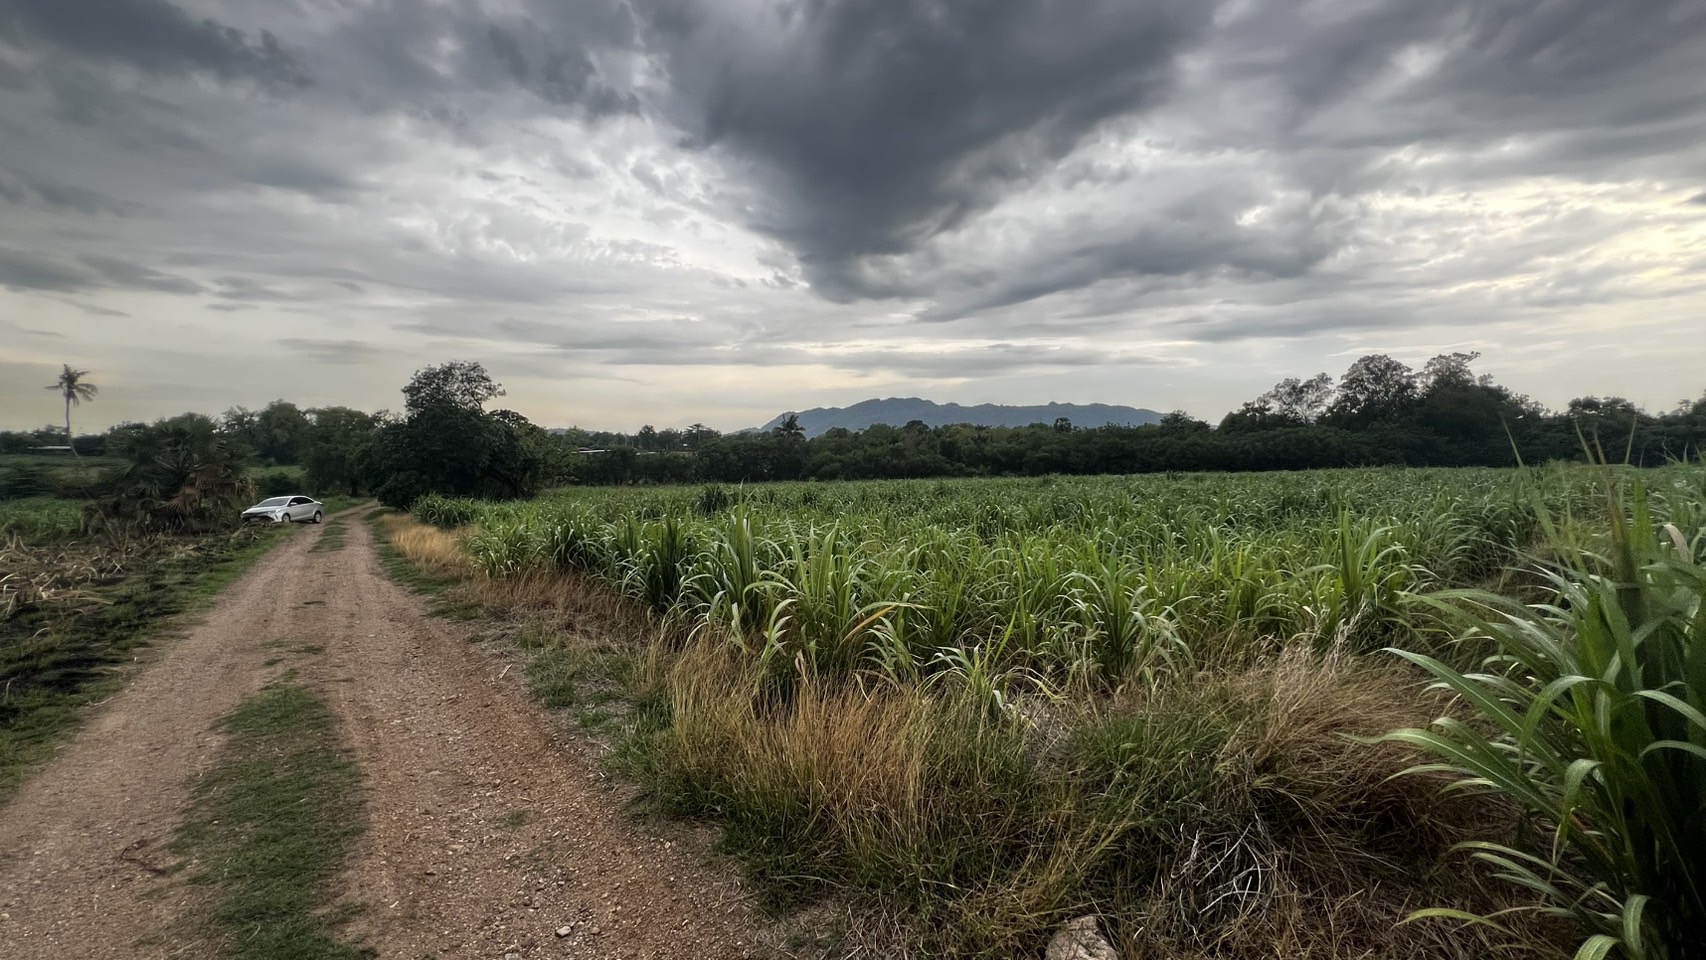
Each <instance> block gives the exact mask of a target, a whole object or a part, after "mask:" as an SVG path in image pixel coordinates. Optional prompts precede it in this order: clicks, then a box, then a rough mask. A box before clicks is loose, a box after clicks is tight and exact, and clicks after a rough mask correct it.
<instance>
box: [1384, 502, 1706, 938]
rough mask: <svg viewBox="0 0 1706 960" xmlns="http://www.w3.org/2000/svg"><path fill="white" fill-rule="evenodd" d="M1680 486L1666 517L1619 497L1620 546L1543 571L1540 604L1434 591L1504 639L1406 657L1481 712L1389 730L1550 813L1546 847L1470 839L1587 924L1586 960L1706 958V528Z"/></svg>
mask: <svg viewBox="0 0 1706 960" xmlns="http://www.w3.org/2000/svg"><path fill="white" fill-rule="evenodd" d="M1679 479H1683V478H1679ZM1695 480H1696V482H1698V477H1697V476H1696V477H1695ZM1679 493H1680V494H1681V496H1680V497H1678V502H1677V503H1675V504H1667V506H1668V507H1669V509H1668V510H1665V511H1664V512H1665V513H1668V514H1669V515H1670V516H1671V517H1672V518H1673V519H1672V521H1671V522H1669V523H1665V524H1663V525H1662V527H1661V526H1659V525H1658V524H1657V523H1655V518H1654V517H1653V515H1652V504H1651V503H1650V502H1649V500H1648V498H1647V496H1646V494H1645V492H1644V490H1643V489H1642V488H1641V487H1640V486H1637V487H1635V488H1634V492H1633V494H1632V495H1631V496H1630V497H1627V498H1624V497H1620V496H1619V495H1617V494H1616V493H1612V494H1611V501H1612V502H1611V507H1612V509H1611V513H1610V518H1611V530H1612V535H1611V537H1610V541H1609V543H1608V545H1607V548H1606V551H1605V552H1604V553H1603V554H1601V553H1597V552H1579V553H1577V554H1575V555H1574V556H1570V557H1567V558H1566V560H1567V565H1564V564H1551V565H1548V566H1546V567H1544V568H1543V569H1542V570H1541V579H1542V583H1543V585H1544V588H1545V590H1544V593H1545V596H1544V599H1542V600H1540V601H1539V602H1536V603H1531V604H1527V605H1524V604H1521V603H1518V602H1516V601H1514V600H1511V599H1508V598H1505V597H1500V596H1496V595H1492V594H1486V593H1475V592H1462V593H1449V594H1445V595H1442V596H1439V597H1436V598H1433V600H1434V602H1435V603H1436V604H1437V605H1439V606H1441V607H1442V608H1443V609H1445V610H1446V611H1447V612H1448V613H1449V614H1451V615H1452V616H1453V617H1454V618H1455V619H1458V620H1461V621H1464V622H1466V624H1467V627H1466V631H1467V632H1466V634H1465V639H1466V640H1467V641H1468V642H1470V643H1491V644H1492V645H1493V646H1494V648H1495V651H1496V652H1495V653H1494V654H1493V655H1492V656H1491V657H1489V658H1488V660H1487V661H1486V663H1485V664H1484V665H1483V666H1482V668H1481V669H1480V670H1479V671H1477V672H1460V671H1458V670H1456V669H1453V668H1452V667H1451V666H1448V665H1447V664H1445V663H1442V662H1441V661H1440V660H1437V659H1435V658H1433V657H1429V656H1426V655H1424V654H1420V653H1415V652H1409V651H1403V650H1400V651H1398V652H1399V654H1400V655H1401V656H1403V657H1405V658H1406V659H1408V660H1410V661H1412V662H1414V663H1416V664H1418V665H1419V666H1421V667H1422V668H1423V669H1425V670H1427V671H1428V672H1429V673H1431V674H1433V676H1434V677H1435V678H1437V680H1438V685H1439V687H1440V688H1441V689H1444V690H1447V691H1450V692H1451V693H1454V694H1456V695H1457V696H1460V697H1462V698H1463V700H1464V701H1465V702H1466V703H1468V704H1470V705H1471V706H1472V707H1473V708H1474V710H1475V712H1476V715H1477V720H1478V721H1479V722H1473V723H1472V722H1467V721H1465V720H1460V719H1456V718H1450V717H1448V718H1444V719H1441V720H1438V721H1435V723H1434V725H1433V726H1432V727H1431V728H1429V729H1405V730H1400V731H1398V732H1395V733H1393V734H1391V735H1389V737H1388V738H1387V739H1389V740H1393V741H1398V742H1402V743H1407V744H1412V745H1415V746H1418V747H1421V748H1423V749H1425V750H1428V751H1430V752H1431V753H1433V754H1435V755H1436V756H1437V757H1438V758H1439V762H1438V763H1434V764H1429V765H1425V766H1422V767H1419V768H1417V769H1418V770H1421V771H1445V772H1448V773H1450V774H1452V775H1454V776H1456V777H1458V778H1459V779H1458V784H1457V785H1458V786H1459V787H1460V788H1462V789H1466V790H1471V791H1487V792H1493V793H1497V794H1499V795H1501V796H1504V797H1506V798H1509V799H1510V800H1512V801H1514V802H1516V803H1518V804H1520V805H1521V806H1522V808H1523V809H1524V810H1525V811H1526V812H1527V813H1528V814H1529V815H1530V816H1531V817H1532V818H1534V821H1535V825H1536V827H1537V828H1538V829H1539V830H1540V831H1541V832H1542V834H1543V839H1542V840H1541V841H1539V842H1537V843H1536V844H1535V845H1534V846H1533V847H1532V848H1530V847H1526V846H1513V845H1510V844H1506V843H1499V842H1492V841H1485V840H1483V841H1478V842H1475V843H1471V844H1468V845H1467V847H1468V849H1470V850H1472V851H1473V852H1474V855H1475V856H1476V857H1477V858H1479V859H1481V860H1483V861H1485V862H1487V863H1489V864H1491V865H1492V866H1493V867H1494V868H1495V869H1496V870H1497V871H1498V872H1499V874H1500V875H1501V876H1503V877H1504V878H1505V879H1507V880H1509V881H1511V882H1512V883H1515V884H1517V885H1519V886H1522V887H1525V888H1527V889H1528V890H1530V891H1532V892H1533V894H1534V895H1535V897H1536V898H1537V900H1536V906H1535V909H1537V910H1541V911H1544V912H1547V913H1552V914H1557V915H1560V916H1563V917H1567V918H1569V919H1572V920H1574V921H1576V922H1577V923H1579V924H1580V926H1581V928H1582V929H1583V930H1584V931H1585V932H1586V934H1587V935H1588V936H1587V939H1586V940H1585V941H1584V942H1583V943H1582V944H1581V947H1580V949H1579V950H1578V951H1577V953H1576V956H1577V957H1579V958H1583V960H1586V958H1598V957H1606V956H1618V957H1627V958H1630V960H1644V958H1655V960H1694V958H1700V957H1706V940H1702V939H1701V937H1700V931H1701V930H1702V929H1706V859H1702V853H1703V852H1706V604H1703V601H1706V566H1703V565H1702V563H1701V560H1702V555H1703V554H1706V525H1702V524H1701V516H1700V510H1699V507H1700V503H1701V500H1700V499H1699V497H1698V491H1697V490H1691V489H1690V488H1689V486H1688V485H1687V484H1686V482H1684V483H1681V484H1678V485H1676V486H1673V487H1672V489H1671V490H1670V491H1662V492H1661V493H1660V495H1659V496H1660V499H1661V500H1662V499H1665V498H1666V496H1667V494H1668V495H1671V496H1675V495H1677V494H1679ZM1626 500H1632V501H1633V510H1632V512H1629V511H1628V507H1627V506H1626ZM1685 504H1686V506H1684V505H1685ZM1678 520H1680V521H1681V522H1682V525H1680V526H1679V525H1678V524H1677V522H1676V521H1678ZM1433 912H1434V913H1439V914H1443V915H1446V916H1462V917H1464V918H1465V919H1479V918H1473V917H1468V916H1467V915H1463V914H1460V913H1457V912H1454V911H1449V910H1444V911H1433Z"/></svg>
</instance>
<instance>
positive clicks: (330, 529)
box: [308, 520, 346, 553]
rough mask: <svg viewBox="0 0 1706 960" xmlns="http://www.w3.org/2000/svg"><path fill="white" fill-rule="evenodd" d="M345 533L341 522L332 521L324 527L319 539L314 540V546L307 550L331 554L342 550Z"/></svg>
mask: <svg viewBox="0 0 1706 960" xmlns="http://www.w3.org/2000/svg"><path fill="white" fill-rule="evenodd" d="M345 532H346V530H345V528H344V524H343V521H342V520H333V521H332V522H330V523H328V524H327V525H326V529H325V531H324V532H322V533H321V534H320V539H319V540H316V541H315V542H314V545H313V546H312V547H309V548H308V552H309V553H333V552H336V551H338V550H342V549H343V548H344V534H345Z"/></svg>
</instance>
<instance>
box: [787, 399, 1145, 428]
mask: <svg viewBox="0 0 1706 960" xmlns="http://www.w3.org/2000/svg"><path fill="white" fill-rule="evenodd" d="M790 412H791V413H794V414H795V415H797V416H798V417H799V418H800V426H802V427H804V428H805V431H806V436H808V437H815V436H817V435H818V434H820V433H823V432H825V431H827V430H830V429H833V428H835V427H846V428H847V429H849V430H863V429H865V428H866V427H869V426H871V425H873V424H878V423H886V424H888V425H889V426H892V427H904V426H906V425H907V424H908V423H911V422H912V421H914V420H922V421H924V422H925V423H926V424H928V425H930V426H932V427H942V426H947V425H948V424H952V423H970V424H975V425H977V426H980V427H1024V426H1029V425H1030V424H1033V423H1054V421H1055V420H1056V419H1058V418H1060V417H1065V418H1066V419H1068V420H1071V421H1072V425H1073V426H1075V427H1105V426H1107V425H1109V424H1118V425H1122V426H1142V425H1143V424H1146V423H1155V422H1157V421H1159V420H1160V419H1161V414H1159V413H1156V412H1155V411H1154V410H1145V409H1143V408H1142V407H1121V406H1115V405H1113V404H1107V403H1049V404H1043V405H1040V406H1033V407H1010V406H1007V405H1005V404H999V403H980V404H978V405H976V406H973V407H966V406H961V405H960V404H957V403H936V402H935V401H932V400H921V399H919V398H918V397H890V398H888V399H887V400H876V399H871V400H863V401H860V402H859V403H855V404H854V405H852V406H851V407H814V408H812V409H810V410H800V411H790ZM787 418H788V414H787V413H784V414H781V415H780V416H778V417H776V418H775V419H774V420H771V421H770V422H769V423H767V424H765V425H764V426H763V427H760V428H759V429H761V430H770V429H772V428H774V427H776V426H777V425H778V424H780V423H781V422H782V421H783V420H786V419H787Z"/></svg>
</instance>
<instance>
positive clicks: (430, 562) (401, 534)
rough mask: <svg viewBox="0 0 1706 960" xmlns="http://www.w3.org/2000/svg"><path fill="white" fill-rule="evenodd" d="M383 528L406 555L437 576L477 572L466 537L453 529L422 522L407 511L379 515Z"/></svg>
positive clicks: (396, 546)
mask: <svg viewBox="0 0 1706 960" xmlns="http://www.w3.org/2000/svg"><path fill="white" fill-rule="evenodd" d="M379 529H380V532H381V533H382V534H384V536H385V539H386V540H388V541H390V543H391V546H392V547H394V548H395V549H396V551H397V552H398V553H399V554H401V555H402V557H403V559H405V560H407V561H409V562H410V563H411V564H414V566H415V567H416V568H417V569H419V570H420V571H421V572H423V573H426V574H430V575H431V576H434V577H465V576H469V575H470V574H471V573H472V572H473V567H472V566H471V565H470V564H469V562H468V554H467V552H466V551H464V550H463V549H462V540H461V538H460V537H459V536H457V535H456V534H455V533H453V532H451V531H449V530H442V529H440V528H438V527H434V526H429V525H427V524H424V523H421V522H420V521H419V520H416V519H415V518H414V517H412V516H409V515H408V514H406V513H393V514H387V515H385V516H383V517H380V518H379Z"/></svg>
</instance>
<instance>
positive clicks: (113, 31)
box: [0, 0, 307, 85]
mask: <svg viewBox="0 0 1706 960" xmlns="http://www.w3.org/2000/svg"><path fill="white" fill-rule="evenodd" d="M0 39H5V40H7V41H10V42H11V43H13V44H16V45H20V46H22V45H25V44H30V45H36V44H41V45H48V46H52V47H55V48H57V49H58V50H60V51H62V52H64V53H68V54H71V55H72V56H75V57H80V58H85V59H88V60H92V61H97V62H112V63H121V64H124V65H126V66H129V67H133V68H135V69H138V70H142V71H145V72H148V73H160V74H169V73H197V72H204V73H211V74H213V75H215V76H218V77H221V78H224V79H234V78H246V79H252V80H260V81H264V82H269V83H271V82H282V83H290V84H297V85H300V84H304V83H306V82H307V77H306V76H305V75H304V74H303V73H302V72H301V69H300V67H299V66H298V65H297V62H296V60H295V58H294V57H292V56H291V54H289V53H288V52H286V51H285V50H284V48H283V47H282V46H280V45H279V42H278V38H277V37H275V36H273V35H272V34H271V33H269V32H266V31H262V32H261V33H260V34H259V35H258V36H255V37H253V38H251V37H250V36H249V35H248V34H246V33H244V32H243V31H241V30H237V29H235V28H232V27H229V26H226V25H224V24H221V23H219V22H218V21H216V20H213V19H211V18H208V19H200V20H197V19H195V18H194V17H191V16H190V15H189V14H187V13H185V12H184V11H183V10H182V9H181V8H179V7H177V6H174V5H173V4H171V3H168V2H166V0H7V2H6V3H5V4H4V5H0Z"/></svg>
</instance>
